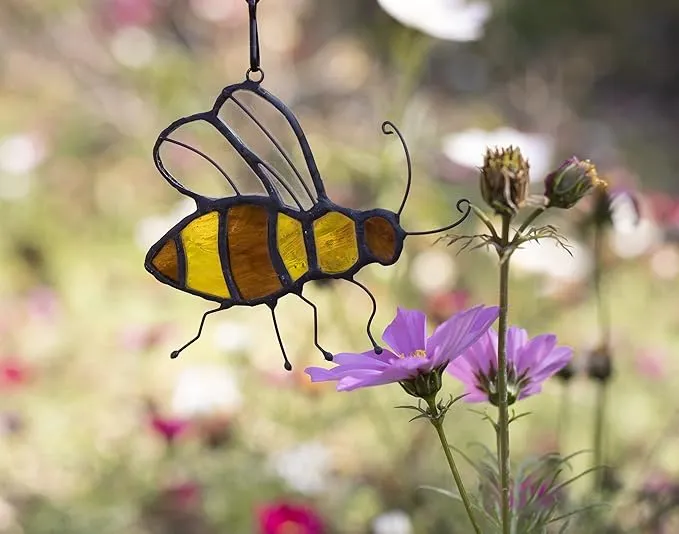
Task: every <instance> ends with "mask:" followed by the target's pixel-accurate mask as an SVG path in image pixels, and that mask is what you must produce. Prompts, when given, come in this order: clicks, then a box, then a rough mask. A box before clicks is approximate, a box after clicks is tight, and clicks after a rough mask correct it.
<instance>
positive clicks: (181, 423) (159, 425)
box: [150, 415, 190, 444]
mask: <svg viewBox="0 0 679 534" xmlns="http://www.w3.org/2000/svg"><path fill="white" fill-rule="evenodd" d="M150 423H151V428H152V429H153V430H154V431H155V432H156V433H157V434H158V435H160V436H161V437H162V438H163V439H164V440H165V441H166V442H167V443H168V444H171V443H174V441H175V440H176V439H177V438H178V437H179V436H180V435H181V434H183V433H184V432H185V431H186V429H187V428H188V427H189V424H190V423H189V422H188V421H187V420H186V419H179V418H177V417H162V416H160V415H153V416H152V417H151V421H150Z"/></svg>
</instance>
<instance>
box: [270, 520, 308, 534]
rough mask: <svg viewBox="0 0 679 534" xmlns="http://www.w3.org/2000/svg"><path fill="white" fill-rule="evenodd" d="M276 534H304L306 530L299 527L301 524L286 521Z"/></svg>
mask: <svg viewBox="0 0 679 534" xmlns="http://www.w3.org/2000/svg"><path fill="white" fill-rule="evenodd" d="M276 534H304V529H303V528H302V527H301V526H299V523H296V522H294V521H286V522H285V523H283V524H282V525H281V526H280V527H278V531H277V533H276Z"/></svg>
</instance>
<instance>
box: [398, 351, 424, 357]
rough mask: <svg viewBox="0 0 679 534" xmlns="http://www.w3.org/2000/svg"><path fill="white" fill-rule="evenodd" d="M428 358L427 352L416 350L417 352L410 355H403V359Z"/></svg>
mask: <svg viewBox="0 0 679 534" xmlns="http://www.w3.org/2000/svg"><path fill="white" fill-rule="evenodd" d="M426 357H427V351H425V350H416V351H415V352H411V353H410V354H403V355H402V356H401V358H426Z"/></svg>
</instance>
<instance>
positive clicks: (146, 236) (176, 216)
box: [136, 199, 196, 250]
mask: <svg viewBox="0 0 679 534" xmlns="http://www.w3.org/2000/svg"><path fill="white" fill-rule="evenodd" d="M194 211H196V203H195V202H194V201H193V200H191V199H185V200H182V201H180V202H178V203H177V204H176V205H175V207H174V209H173V210H172V211H171V212H170V213H168V214H167V215H166V216H161V215H152V216H150V217H145V218H144V219H142V220H141V221H139V223H138V224H137V231H136V241H137V245H139V248H141V249H142V250H146V249H148V248H149V247H150V246H151V245H153V244H154V243H155V242H156V241H158V240H159V239H160V238H161V237H163V236H164V235H165V234H166V233H167V232H168V230H170V229H171V228H172V227H173V226H174V225H175V224H177V223H178V222H179V221H181V220H182V219H183V218H184V217H186V216H187V215H189V214H191V213H193V212H194Z"/></svg>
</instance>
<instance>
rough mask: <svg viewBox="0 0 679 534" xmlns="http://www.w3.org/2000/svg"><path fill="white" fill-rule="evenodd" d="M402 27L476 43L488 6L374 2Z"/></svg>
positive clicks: (423, 0)
mask: <svg viewBox="0 0 679 534" xmlns="http://www.w3.org/2000/svg"><path fill="white" fill-rule="evenodd" d="M377 2H378V3H379V4H380V6H381V7H382V9H384V10H385V11H386V12H387V13H389V15H391V16H392V17H394V18H395V19H396V20H398V21H399V22H400V23H401V24H403V25H404V26H408V27H410V28H416V29H418V30H420V31H422V32H424V33H426V34H428V35H431V36H432V37H437V38H439V39H447V40H450V41H475V40H477V39H479V38H480V37H481V36H482V35H483V25H484V24H485V22H486V20H487V19H488V17H490V14H491V11H492V8H491V5H490V3H488V2H486V1H483V0H477V1H470V2H468V1H467V0H418V1H414V0H377Z"/></svg>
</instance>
